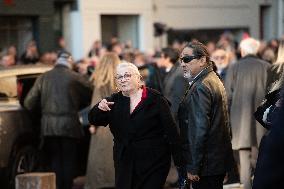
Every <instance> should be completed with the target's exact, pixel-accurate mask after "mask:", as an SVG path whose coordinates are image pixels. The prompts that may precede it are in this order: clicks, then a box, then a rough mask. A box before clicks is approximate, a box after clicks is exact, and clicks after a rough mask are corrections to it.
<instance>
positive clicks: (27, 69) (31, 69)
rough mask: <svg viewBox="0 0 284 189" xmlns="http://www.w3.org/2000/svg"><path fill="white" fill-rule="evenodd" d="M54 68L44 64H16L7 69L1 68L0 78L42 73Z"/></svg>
mask: <svg viewBox="0 0 284 189" xmlns="http://www.w3.org/2000/svg"><path fill="white" fill-rule="evenodd" d="M52 68H53V66H51V65H44V64H36V65H16V66H11V67H8V68H5V69H0V78H3V77H9V76H16V75H30V74H41V73H44V72H47V71H49V70H51V69H52Z"/></svg>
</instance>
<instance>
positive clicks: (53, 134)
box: [24, 53, 92, 189]
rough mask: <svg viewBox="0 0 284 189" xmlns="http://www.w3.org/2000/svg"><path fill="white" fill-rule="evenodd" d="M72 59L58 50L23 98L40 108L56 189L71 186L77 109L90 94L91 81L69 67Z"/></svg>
mask: <svg viewBox="0 0 284 189" xmlns="http://www.w3.org/2000/svg"><path fill="white" fill-rule="evenodd" d="M71 63H72V57H71V55H70V54H68V53H61V54H60V55H59V58H58V60H57V63H56V65H55V67H54V68H53V69H52V70H51V71H48V72H46V73H44V74H42V75H41V76H39V78H38V79H37V80H36V82H35V84H34V86H33V87H32V89H31V90H30V92H29V93H28V95H27V97H26V99H25V101H24V106H25V107H26V108H27V109H28V110H30V111H33V110H35V109H37V108H38V107H39V108H40V110H41V114H42V117H41V135H42V137H43V138H44V142H43V143H44V144H43V151H44V153H45V156H46V159H47V160H48V171H53V172H55V173H56V183H57V188H58V189H70V188H72V184H73V178H74V177H75V176H76V175H75V174H76V157H77V155H78V154H77V143H78V141H79V139H80V138H81V137H82V136H83V130H82V128H81V124H80V121H79V117H78V112H79V110H81V109H83V108H84V107H86V106H88V105H89V104H90V101H91V97H92V87H91V84H89V83H88V82H87V81H85V80H84V79H83V77H82V76H81V75H79V74H77V73H75V72H73V71H72V70H71Z"/></svg>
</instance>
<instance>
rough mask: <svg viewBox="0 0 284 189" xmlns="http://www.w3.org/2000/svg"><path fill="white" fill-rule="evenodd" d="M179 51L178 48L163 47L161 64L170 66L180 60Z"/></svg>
mask: <svg viewBox="0 0 284 189" xmlns="http://www.w3.org/2000/svg"><path fill="white" fill-rule="evenodd" d="M178 58H179V53H178V51H177V50H176V49H173V48H170V47H167V48H163V49H162V52H161V58H160V60H159V61H160V64H161V65H163V66H165V67H168V66H171V65H173V64H175V63H176V62H177V61H178Z"/></svg>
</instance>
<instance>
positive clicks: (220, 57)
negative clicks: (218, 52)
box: [212, 56, 226, 60]
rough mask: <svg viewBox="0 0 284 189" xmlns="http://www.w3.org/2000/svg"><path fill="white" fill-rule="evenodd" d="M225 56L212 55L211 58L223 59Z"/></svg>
mask: <svg viewBox="0 0 284 189" xmlns="http://www.w3.org/2000/svg"><path fill="white" fill-rule="evenodd" d="M225 58H226V56H213V57H212V59H214V60H224V59H225Z"/></svg>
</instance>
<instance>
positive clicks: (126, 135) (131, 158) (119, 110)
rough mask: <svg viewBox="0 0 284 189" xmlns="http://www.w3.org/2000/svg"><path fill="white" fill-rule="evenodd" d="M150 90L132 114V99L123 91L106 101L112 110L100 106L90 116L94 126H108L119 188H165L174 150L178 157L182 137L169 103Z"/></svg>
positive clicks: (117, 186)
mask: <svg viewBox="0 0 284 189" xmlns="http://www.w3.org/2000/svg"><path fill="white" fill-rule="evenodd" d="M147 90H148V95H147V98H146V100H145V101H143V102H142V103H141V104H139V105H138V106H137V107H136V109H135V110H134V111H133V112H132V113H131V114H130V98H129V97H125V96H123V95H122V93H121V92H119V93H115V94H113V95H112V96H110V97H109V98H107V100H108V101H112V102H114V105H112V106H111V111H107V112H104V111H101V110H99V108H98V104H97V105H95V106H94V107H93V108H92V110H91V111H90V113H89V121H90V123H91V124H93V125H103V126H106V125H108V124H109V127H110V130H111V132H112V134H113V136H114V150H113V153H114V154H113V158H114V164H115V175H116V179H115V180H116V188H117V189H138V188H139V189H142V188H145V189H146V188H147V189H151V188H153V189H157V188H162V186H163V184H164V182H165V179H166V177H167V174H168V171H169V167H170V155H171V151H172V153H173V154H174V155H175V154H177V153H176V152H174V150H177V149H178V141H179V139H178V138H179V137H178V134H177V129H176V125H175V122H174V120H173V117H172V115H171V112H170V108H169V105H168V102H167V100H166V99H165V98H164V97H163V96H161V94H160V93H159V92H157V91H155V90H153V89H150V88H147ZM174 159H175V162H176V163H179V162H178V160H177V158H176V156H174Z"/></svg>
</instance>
